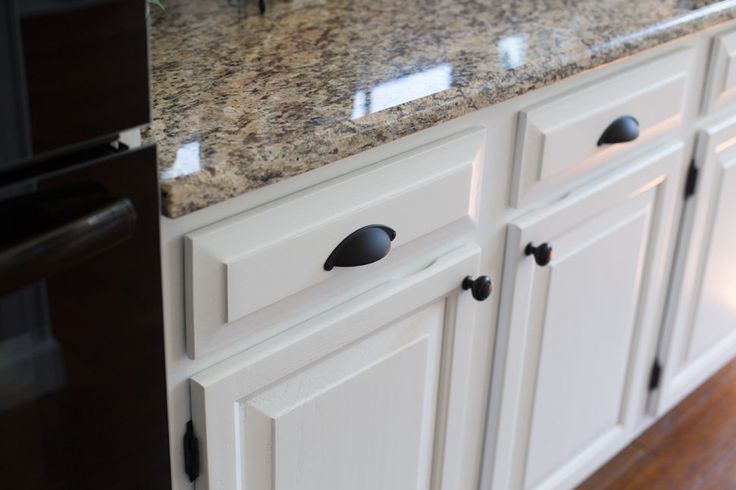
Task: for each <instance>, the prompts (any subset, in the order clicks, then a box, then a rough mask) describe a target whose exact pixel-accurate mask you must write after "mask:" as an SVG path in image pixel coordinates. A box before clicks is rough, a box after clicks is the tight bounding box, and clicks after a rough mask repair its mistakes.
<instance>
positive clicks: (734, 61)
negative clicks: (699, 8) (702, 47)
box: [703, 31, 736, 112]
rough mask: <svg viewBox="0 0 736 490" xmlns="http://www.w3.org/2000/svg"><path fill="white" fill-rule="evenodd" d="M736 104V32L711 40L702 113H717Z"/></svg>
mask: <svg viewBox="0 0 736 490" xmlns="http://www.w3.org/2000/svg"><path fill="white" fill-rule="evenodd" d="M734 102H736V31H731V32H728V33H725V34H721V35H720V36H717V37H716V38H715V39H713V51H712V55H711V60H710V69H709V71H708V82H707V83H706V86H705V97H704V99H703V112H715V111H719V110H721V109H723V108H725V107H727V106H729V105H731V104H733V103H734Z"/></svg>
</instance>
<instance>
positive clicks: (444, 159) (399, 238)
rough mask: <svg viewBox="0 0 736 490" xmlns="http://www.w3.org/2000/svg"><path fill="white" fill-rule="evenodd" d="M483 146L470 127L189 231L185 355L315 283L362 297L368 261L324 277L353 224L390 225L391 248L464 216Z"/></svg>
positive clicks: (239, 330)
mask: <svg viewBox="0 0 736 490" xmlns="http://www.w3.org/2000/svg"><path fill="white" fill-rule="evenodd" d="M484 141H485V132H484V131H482V130H474V131H471V132H469V133H466V134H464V135H460V136H457V137H454V138H450V139H448V140H445V141H443V142H439V143H438V144H433V145H430V146H427V147H422V148H420V149H417V150H414V151H412V152H410V153H408V154H406V155H401V156H398V157H396V158H393V159H391V160H389V161H387V162H383V163H380V164H376V165H373V166H371V167H369V168H367V169H364V170H361V171H357V172H355V173H353V174H349V175H347V176H345V177H343V178H340V179H336V180H335V181H331V182H328V183H326V184H325V185H323V186H320V187H318V188H316V189H309V190H307V191H305V192H303V193H300V194H297V195H295V196H292V197H289V198H286V199H283V200H281V201H277V202H275V203H273V204H272V205H268V206H264V207H263V208H258V209H255V210H253V211H251V212H248V213H245V214H243V215H240V216H236V217H234V218H231V219H228V220H226V221H224V222H221V223H217V224H215V225H212V226H210V227H207V228H205V229H202V230H198V231H195V232H193V233H190V234H188V235H187V236H186V237H185V260H186V273H187V277H186V281H187V282H186V288H187V298H186V300H187V349H188V353H189V355H190V357H192V358H195V357H197V356H200V355H201V354H204V353H207V352H209V351H211V350H213V349H216V348H217V347H219V346H222V345H224V344H226V343H228V342H231V341H233V340H236V339H238V338H242V337H244V336H247V335H248V334H249V328H248V327H245V326H241V325H240V324H239V320H241V319H244V318H245V317H247V316H248V315H251V314H253V313H254V312H257V311H259V310H262V309H264V308H266V307H269V306H271V305H275V304H276V303H277V302H279V301H281V300H283V299H285V298H287V297H290V296H292V295H295V294H296V293H299V292H301V291H304V290H306V289H307V288H310V287H312V286H315V285H317V284H319V283H321V282H324V281H328V280H330V279H332V280H339V278H342V280H344V281H345V282H346V283H349V284H350V287H351V288H357V289H356V294H357V293H360V292H361V291H360V290H359V288H360V287H361V284H360V282H361V281H360V272H361V270H362V269H363V268H371V267H375V265H366V266H361V267H357V268H351V269H349V270H344V269H340V268H336V269H334V270H332V271H326V270H325V268H324V263H325V260H326V259H327V257H328V256H329V255H330V253H331V252H332V251H333V250H334V249H335V247H336V246H337V245H338V244H339V243H340V242H341V241H342V239H343V238H345V237H346V236H348V235H350V234H351V233H352V232H354V231H355V230H357V229H359V228H361V227H364V226H366V225H372V224H380V225H385V226H388V227H390V228H391V229H393V230H395V231H396V238H395V239H394V240H393V242H392V247H393V248H396V247H400V246H401V245H402V244H404V243H408V242H410V241H412V240H414V239H416V238H418V237H420V236H422V235H425V234H427V233H430V232H432V231H435V230H437V229H440V228H442V227H443V226H446V225H448V224H450V223H453V222H455V221H458V220H460V219H463V218H466V219H469V218H468V217H469V216H471V215H472V214H473V208H474V206H475V204H474V202H472V199H471V188H472V185H473V172H474V168H475V166H476V165H479V164H480V162H481V158H482V150H483V146H484ZM389 255H390V254H389ZM346 275H350V277H349V280H346V279H345V277H346Z"/></svg>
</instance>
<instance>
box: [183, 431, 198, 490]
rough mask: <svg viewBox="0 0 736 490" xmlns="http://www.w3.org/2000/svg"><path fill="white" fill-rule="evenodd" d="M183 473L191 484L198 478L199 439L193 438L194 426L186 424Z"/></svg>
mask: <svg viewBox="0 0 736 490" xmlns="http://www.w3.org/2000/svg"><path fill="white" fill-rule="evenodd" d="M184 471H186V473H187V476H189V481H190V482H193V481H194V480H196V479H197V477H198V476H199V439H197V438H196V437H195V436H194V425H193V424H192V421H191V420H190V421H189V422H187V431H186V432H185V433H184Z"/></svg>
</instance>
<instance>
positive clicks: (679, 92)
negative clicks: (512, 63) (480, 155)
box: [511, 49, 694, 207]
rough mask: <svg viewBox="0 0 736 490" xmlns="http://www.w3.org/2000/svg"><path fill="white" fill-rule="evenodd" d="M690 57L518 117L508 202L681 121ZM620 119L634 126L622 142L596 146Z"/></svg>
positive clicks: (548, 190)
mask: <svg viewBox="0 0 736 490" xmlns="http://www.w3.org/2000/svg"><path fill="white" fill-rule="evenodd" d="M693 54H694V51H693V50H692V49H689V50H680V51H677V52H675V53H673V54H670V55H668V56H665V57H663V58H659V59H657V60H654V61H651V62H648V63H646V64H643V65H640V66H639V67H635V68H632V69H629V70H626V71H625V72H623V73H620V74H617V75H613V76H612V77H610V78H608V79H604V80H602V81H598V82H594V83H592V84H591V85H588V86H587V87H584V88H582V89H579V90H576V91H574V92H571V93H568V94H567V95H563V96H558V97H555V98H554V99H552V100H550V101H547V102H543V103H541V104H539V105H536V106H532V107H530V108H529V109H527V110H524V111H522V112H521V113H520V114H519V123H518V124H519V125H518V129H517V140H516V151H515V157H514V174H513V184H512V191H511V204H512V205H513V206H515V207H521V206H524V205H526V204H528V203H530V202H534V201H539V200H541V199H544V198H549V197H550V196H551V195H552V194H553V193H555V192H559V191H561V190H563V189H564V188H566V187H569V185H570V184H571V183H572V182H574V181H577V180H579V179H580V178H581V177H582V176H583V175H585V174H590V173H592V172H591V171H592V170H593V169H598V168H602V167H603V166H604V165H605V164H606V163H608V162H610V161H612V159H613V157H615V156H617V155H620V154H621V153H622V152H627V151H631V150H632V149H633V148H636V147H638V146H640V145H641V142H643V141H646V140H648V139H650V138H651V137H653V136H654V135H656V134H659V133H662V132H664V131H667V130H668V129H671V128H673V127H675V126H676V125H678V124H679V123H680V121H681V115H682V111H683V106H684V103H685V98H686V97H685V96H686V94H687V90H688V75H689V73H690V71H691V67H692V62H693V59H694V56H693ZM623 116H631V117H633V118H634V119H635V120H636V121H637V122H638V124H639V137H638V138H637V139H636V140H634V141H632V142H629V143H618V144H613V145H600V146H599V145H598V142H599V139H600V138H601V135H602V134H603V133H604V131H605V130H606V128H608V127H609V125H610V124H611V123H613V122H614V121H616V120H617V119H619V118H621V117H623Z"/></svg>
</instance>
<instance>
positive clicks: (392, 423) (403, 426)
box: [191, 245, 480, 490]
mask: <svg viewBox="0 0 736 490" xmlns="http://www.w3.org/2000/svg"><path fill="white" fill-rule="evenodd" d="M478 257H479V250H478V248H477V247H475V246H470V245H464V246H462V247H460V248H459V249H456V250H455V251H454V252H451V253H449V254H447V255H445V256H444V257H442V258H441V259H439V260H437V261H435V262H433V263H432V264H431V265H429V266H428V267H426V268H424V269H422V270H420V271H419V272H415V273H413V274H411V275H409V276H408V277H405V278H403V279H397V280H393V281H389V282H388V283H387V284H385V285H383V286H382V287H380V288H377V289H376V290H373V291H371V292H369V293H366V294H364V295H362V296H361V297H359V298H356V299H355V300H353V301H350V302H348V303H344V304H342V305H340V306H338V307H336V308H334V309H332V310H330V311H329V312H327V313H325V314H322V315H320V316H318V317H316V318H314V319H312V320H309V321H307V322H306V323H304V324H302V325H300V326H299V327H297V328H296V329H294V330H293V331H291V332H287V334H284V335H281V336H278V337H274V338H273V339H271V340H269V341H267V342H265V343H263V344H261V345H259V346H256V347H254V348H253V349H251V350H248V351H246V352H244V353H242V354H239V355H237V356H235V357H233V358H231V359H228V360H226V361H224V362H222V363H220V364H218V365H216V366H214V367H212V368H209V369H207V370H206V371H204V372H202V373H200V374H197V375H196V376H194V377H193V378H192V380H191V390H192V412H193V422H194V427H195V432H198V434H197V435H198V437H199V438H200V441H201V445H202V447H201V454H202V457H203V464H202V474H201V475H200V477H199V479H198V480H197V481H196V488H197V489H198V490H201V489H210V490H214V489H217V490H236V489H238V490H271V489H274V490H345V489H350V490H376V489H382V490H408V489H417V490H419V489H440V488H443V489H448V490H450V489H453V490H454V489H462V488H468V489H470V488H474V487H475V485H477V479H475V478H469V475H468V472H469V471H471V470H469V469H468V468H472V465H471V466H469V465H470V463H471V462H473V461H477V460H478V456H479V454H477V453H478V452H479V451H480V447H478V448H473V447H469V445H468V444H467V443H466V437H467V435H468V434H470V431H471V430H480V429H479V428H472V427H468V421H467V418H466V417H465V411H466V409H467V405H468V399H469V398H471V397H472V396H473V390H471V387H470V386H469V385H468V379H469V372H468V370H469V366H470V364H469V363H470V351H471V346H472V341H473V332H474V328H475V325H474V310H475V308H476V307H477V306H476V305H477V304H478V303H477V302H475V301H473V299H472V297H471V295H470V293H469V292H467V291H463V290H462V289H461V284H462V281H463V278H464V277H465V276H467V275H473V274H475V273H476V272H477V270H476V269H477V267H478ZM473 440H476V439H473Z"/></svg>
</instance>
